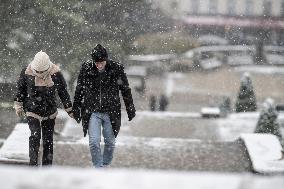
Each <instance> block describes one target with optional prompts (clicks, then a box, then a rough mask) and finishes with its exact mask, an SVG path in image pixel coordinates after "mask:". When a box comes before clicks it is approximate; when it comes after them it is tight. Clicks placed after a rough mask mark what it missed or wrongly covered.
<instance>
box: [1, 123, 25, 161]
mask: <svg viewBox="0 0 284 189" xmlns="http://www.w3.org/2000/svg"><path fill="white" fill-rule="evenodd" d="M29 135H30V130H29V126H28V124H26V123H18V124H17V125H16V126H15V128H14V130H13V131H12V133H11V134H10V135H9V137H8V138H7V139H6V140H5V141H4V144H3V146H2V147H1V148H0V162H10V163H28V162H29Z"/></svg>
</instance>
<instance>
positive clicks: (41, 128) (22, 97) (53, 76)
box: [15, 51, 73, 166]
mask: <svg viewBox="0 0 284 189" xmlns="http://www.w3.org/2000/svg"><path fill="white" fill-rule="evenodd" d="M66 88H67V87H66V82H65V80H64V77H63V75H62V73H61V72H60V69H59V67H58V66H56V65H55V64H53V63H52V62H51V61H50V59H49V56H48V55H47V54H46V53H45V52H42V51H40V52H38V53H37V54H36V55H35V57H34V59H33V61H32V62H31V63H30V64H29V65H28V66H27V67H26V68H24V69H23V70H22V72H21V75H20V77H19V79H18V81H17V93H16V97H15V110H16V114H17V115H18V116H19V117H26V118H27V121H28V125H29V129H30V131H31V135H30V137H29V157H30V165H32V166H37V165H38V154H39V146H40V139H41V132H42V142H43V157H42V165H51V164H52V160H53V131H54V125H55V118H56V115H57V113H58V112H57V106H56V91H57V93H58V95H59V97H60V99H61V101H62V103H63V105H64V108H65V110H66V112H67V113H68V114H69V116H70V117H73V113H72V103H71V100H70V96H69V94H68V92H67V89H66Z"/></svg>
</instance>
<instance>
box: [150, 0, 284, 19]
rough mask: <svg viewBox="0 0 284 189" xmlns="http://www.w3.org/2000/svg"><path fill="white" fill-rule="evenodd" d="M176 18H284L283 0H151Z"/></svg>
mask: <svg viewBox="0 0 284 189" xmlns="http://www.w3.org/2000/svg"><path fill="white" fill-rule="evenodd" d="M151 1H152V2H153V3H154V4H156V6H159V7H160V8H161V9H162V10H164V11H165V12H167V13H168V14H169V15H172V16H174V17H178V16H187V15H229V16H270V17H284V1H283V0H151Z"/></svg>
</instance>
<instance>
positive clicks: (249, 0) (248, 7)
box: [246, 0, 253, 15]
mask: <svg viewBox="0 0 284 189" xmlns="http://www.w3.org/2000/svg"><path fill="white" fill-rule="evenodd" d="M252 9H253V2H252V0H246V15H253V12H252Z"/></svg>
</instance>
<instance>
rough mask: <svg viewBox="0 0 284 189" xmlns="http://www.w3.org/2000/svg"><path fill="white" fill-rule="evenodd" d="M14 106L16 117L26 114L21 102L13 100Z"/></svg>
mask: <svg viewBox="0 0 284 189" xmlns="http://www.w3.org/2000/svg"><path fill="white" fill-rule="evenodd" d="M14 108H15V110H16V114H17V116H18V117H20V118H24V117H25V116H26V114H25V111H24V108H23V103H21V102H15V105H14Z"/></svg>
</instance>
